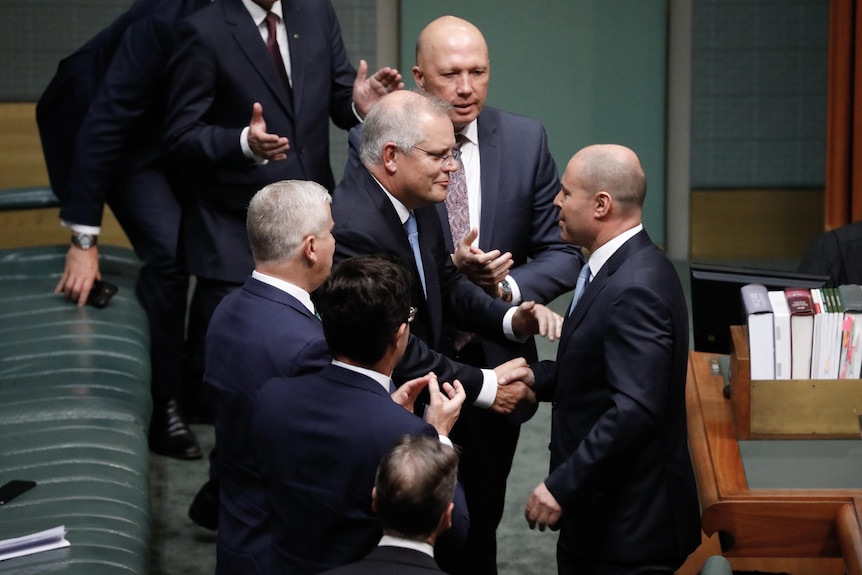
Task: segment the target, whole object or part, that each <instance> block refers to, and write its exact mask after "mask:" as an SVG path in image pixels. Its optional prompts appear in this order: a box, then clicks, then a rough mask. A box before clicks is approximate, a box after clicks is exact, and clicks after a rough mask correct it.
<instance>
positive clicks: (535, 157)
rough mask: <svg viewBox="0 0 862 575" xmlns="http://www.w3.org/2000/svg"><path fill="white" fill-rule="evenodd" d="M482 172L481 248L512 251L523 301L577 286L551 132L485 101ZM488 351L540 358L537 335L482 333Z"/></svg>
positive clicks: (447, 237)
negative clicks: (500, 337)
mask: <svg viewBox="0 0 862 575" xmlns="http://www.w3.org/2000/svg"><path fill="white" fill-rule="evenodd" d="M477 128H478V131H479V159H480V163H481V175H482V198H481V199H482V214H481V221H480V223H479V248H481V249H482V250H483V251H486V252H487V251H491V250H495V249H499V250H500V251H501V252H503V253H505V252H511V253H512V259H513V261H514V264H515V265H514V267H513V268H512V270H511V272H510V275H511V276H512V277H513V278H514V279H515V281H516V282H518V287H519V288H520V290H521V296H522V299H523V300H524V301H529V300H532V301H536V302H538V303H541V304H547V303H549V302H550V301H551V300H553V299H554V298H556V297H557V296H559V295H562V294H563V293H565V292H567V291H570V290H572V289H574V287H575V283H577V280H578V272H579V271H580V265H581V256H580V252H579V250H578V249H577V248H576V247H574V246H570V245H568V244H566V243H563V241H562V240H561V239H560V227H559V225H558V223H559V210H557V208H556V207H555V206H554V198H555V197H556V195H557V193H558V192H559V191H560V179H559V178H558V177H557V166H556V164H554V159H553V158H552V157H551V153H550V150H549V149H548V136H547V134H546V133H545V129H544V127H543V126H542V124H540V123H539V122H537V121H535V120H532V119H530V118H526V117H524V116H518V115H516V114H511V113H508V112H504V111H502V110H499V109H497V108H491V107H487V106H486V107H485V108H484V109H483V110H482V113H481V114H480V115H479V118H478V121H477ZM360 133H361V125H360V126H356V127H355V128H353V129H352V130H351V131H350V137H349V138H348V143H349V145H350V154H349V155H348V164H347V169H354V168H356V167H358V166H359V165H360V162H359V141H360ZM437 213H438V215H439V217H440V223H441V228H442V230H443V239H444V241H445V243H446V249H447V250H448V251H449V253H452V252H453V251H454V249H455V245H454V242H453V239H452V232H451V231H450V228H449V215H448V213H447V212H446V204H445V203H440V204H437ZM452 336H453V333H452V332H451V330H447V331H446V332H445V334H444V340H443V341H442V345H443V348H442V349H445V350H450V348H451V339H452ZM482 347H483V350H484V352H485V359H486V360H487V362H488V364H489V365H492V366H496V365H499V364H501V363H503V362H505V361H508V360H510V359H512V358H515V357H525V358H526V359H527V361H536V360H537V359H538V358H537V356H536V343H535V340H534V338H529V339H528V340H527V341H526V342H524V343H519V342H513V341H505V342H500V341H495V340H490V339H488V338H483V339H482Z"/></svg>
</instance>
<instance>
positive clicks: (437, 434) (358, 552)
mask: <svg viewBox="0 0 862 575" xmlns="http://www.w3.org/2000/svg"><path fill="white" fill-rule="evenodd" d="M315 300H316V302H317V304H318V306H319V308H320V314H321V317H322V323H323V331H324V334H325V336H326V342H327V344H328V345H329V349H330V351H331V353H332V357H333V362H332V364H331V365H329V366H327V367H325V368H324V369H323V370H322V371H320V372H319V373H318V374H316V375H307V376H304V377H295V378H277V379H273V380H270V381H269V382H267V383H266V384H265V385H264V387H263V389H262V390H261V391H260V394H259V395H258V398H257V402H256V404H255V409H254V416H253V429H254V441H253V442H252V443H251V445H252V446H253V448H254V450H255V451H256V453H257V459H258V465H259V466H260V468H261V471H262V476H263V480H264V484H265V488H266V494H267V498H268V501H269V504H270V509H271V513H272V537H273V547H274V549H275V564H276V569H277V572H281V573H290V574H292V575H294V574H297V575H306V574H308V575H310V574H313V573H319V572H321V571H324V570H326V569H331V568H333V567H337V566H339V565H345V564H347V563H350V562H353V561H357V560H358V559H360V558H362V557H363V556H365V555H366V554H367V553H368V552H369V551H371V549H373V548H374V546H375V545H376V544H377V542H378V541H379V540H380V537H381V534H382V533H381V528H380V524H379V522H378V521H377V518H376V517H375V515H374V512H373V510H372V507H371V491H372V488H373V486H374V477H375V470H376V468H377V465H378V463H379V462H380V459H381V458H382V457H383V455H384V454H385V453H386V452H387V451H388V450H389V449H391V447H392V446H393V445H394V444H395V443H396V442H397V441H398V439H399V438H400V437H401V436H403V435H404V434H411V435H425V436H429V437H432V438H434V439H438V438H439V441H441V442H444V443H447V444H448V446H449V448H451V442H449V439H448V437H447V436H448V433H449V430H450V429H451V428H452V425H453V424H454V423H455V420H456V419H457V417H458V414H459V412H460V410H461V405H462V404H463V402H464V398H465V395H464V389H463V388H462V387H461V384H460V383H459V382H458V381H454V382H453V385H450V384H449V383H443V384H442V385H439V386H438V383H437V379H436V377H434V376H433V374H429V375H427V376H426V377H424V378H421V379H420V380H414V381H411V382H409V383H406V384H404V385H403V386H402V387H401V388H399V389H398V391H396V392H395V394H394V395H393V396H392V397H390V388H391V387H390V386H392V381H391V379H390V378H391V375H392V370H393V369H394V367H395V365H396V364H397V363H398V361H399V360H400V358H401V356H402V354H403V353H404V348H405V346H406V345H407V339H408V336H409V333H410V324H411V322H412V320H413V318H414V315H415V310H413V309H412V308H411V306H410V276H409V274H408V273H407V271H406V270H404V268H402V267H401V266H400V265H398V264H397V263H394V262H392V261H389V260H387V259H384V258H380V257H376V256H363V257H356V258H351V259H348V260H345V261H342V262H340V263H339V264H337V265H336V266H334V267H333V269H332V274H331V275H330V277H329V278H328V279H327V280H326V281H325V282H324V283H323V285H322V286H321V287H320V289H318V291H317V292H316V293H315ZM426 385H427V387H428V391H429V393H430V398H431V401H430V404H429V406H428V409H427V411H426V413H425V421H423V420H422V419H421V418H419V417H418V416H416V415H414V414H413V413H412V407H413V400H414V399H415V396H416V394H417V393H418V392H419V390H420V389H422V387H424V386H426ZM441 389H442V391H441ZM393 399H397V400H399V401H400V403H396V402H395V401H393ZM452 521H453V523H454V525H453V531H454V535H453V537H454V540H453V541H450V543H452V544H455V543H459V542H462V541H463V539H462V538H463V537H466V532H467V521H468V519H467V516H466V514H465V510H464V504H463V494H462V496H461V497H460V502H459V501H457V500H456V506H455V511H454V516H453V518H452ZM450 533H452V532H450ZM440 545H443V540H442V539H441V541H440ZM441 552H442V549H441Z"/></svg>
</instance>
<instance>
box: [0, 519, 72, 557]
mask: <svg viewBox="0 0 862 575" xmlns="http://www.w3.org/2000/svg"><path fill="white" fill-rule="evenodd" d="M68 546H69V542H68V541H67V540H66V526H65V525H60V526H59V527H54V528H53V529H46V530H45V531H39V532H38V533H31V534H30V535H24V536H22V537H15V538H13V539H3V540H0V561H5V560H6V559H14V558H15V557H23V556H24V555H32V554H33V553H41V552H42V551H51V550H52V549H62V548H63V547H68Z"/></svg>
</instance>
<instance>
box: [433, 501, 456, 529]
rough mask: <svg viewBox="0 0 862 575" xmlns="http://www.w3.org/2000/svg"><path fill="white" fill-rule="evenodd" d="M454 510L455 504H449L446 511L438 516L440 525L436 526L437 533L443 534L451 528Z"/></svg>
mask: <svg viewBox="0 0 862 575" xmlns="http://www.w3.org/2000/svg"><path fill="white" fill-rule="evenodd" d="M453 509H455V503H452V502H450V503H449V506H448V507H447V508H446V511H444V512H443V515H441V516H440V523H438V524H437V530H438V533H443V532H444V531H446V530H447V529H449V528H450V527H452V510H453Z"/></svg>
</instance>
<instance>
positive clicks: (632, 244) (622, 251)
mask: <svg viewBox="0 0 862 575" xmlns="http://www.w3.org/2000/svg"><path fill="white" fill-rule="evenodd" d="M651 243H652V240H650V238H649V235H647V233H646V230H642V231H640V232H638V233H637V234H635V235H634V236H633V237H631V238H630V239H629V240H628V241H627V242H626V243H624V244H623V245H621V246H620V248H619V249H618V250H617V251H616V252H614V254H613V255H612V256H611V257H610V259H609V260H608V261H607V262H605V265H603V266H602V269H600V270H599V273H597V274H596V277H594V278H593V281H591V282H590V284H589V285H588V286H587V289H586V290H585V291H584V295H583V296H581V300H580V301H579V302H578V305H577V306H575V309H574V310H573V311H572V314H571V315H570V316H569V317H567V318H566V320H565V322H564V323H563V333H562V334H561V336H560V345H559V347H560V348H561V349H562V348H564V347H565V343H566V341H567V340H568V338H569V337H570V336H571V335H572V333H573V332H574V331H575V328H576V327H577V326H578V325H579V324H580V323H581V321H582V320H583V319H584V317H585V316H586V314H587V311H588V310H589V309H590V306H591V305H592V304H593V301H595V299H596V298H597V297H598V295H599V294H600V293H601V292H602V290H603V289H604V288H605V286H606V285H607V283H608V281H609V280H610V278H612V277H613V275H614V273H616V271H617V270H618V269H619V268H620V266H621V265H622V264H623V263H624V262H625V261H626V260H627V259H628V258H629V257H630V256H631V255H632V254H633V253H635V252H637V251H638V250H641V249H643V248H645V247H647V246H649V245H650V244H651Z"/></svg>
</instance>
